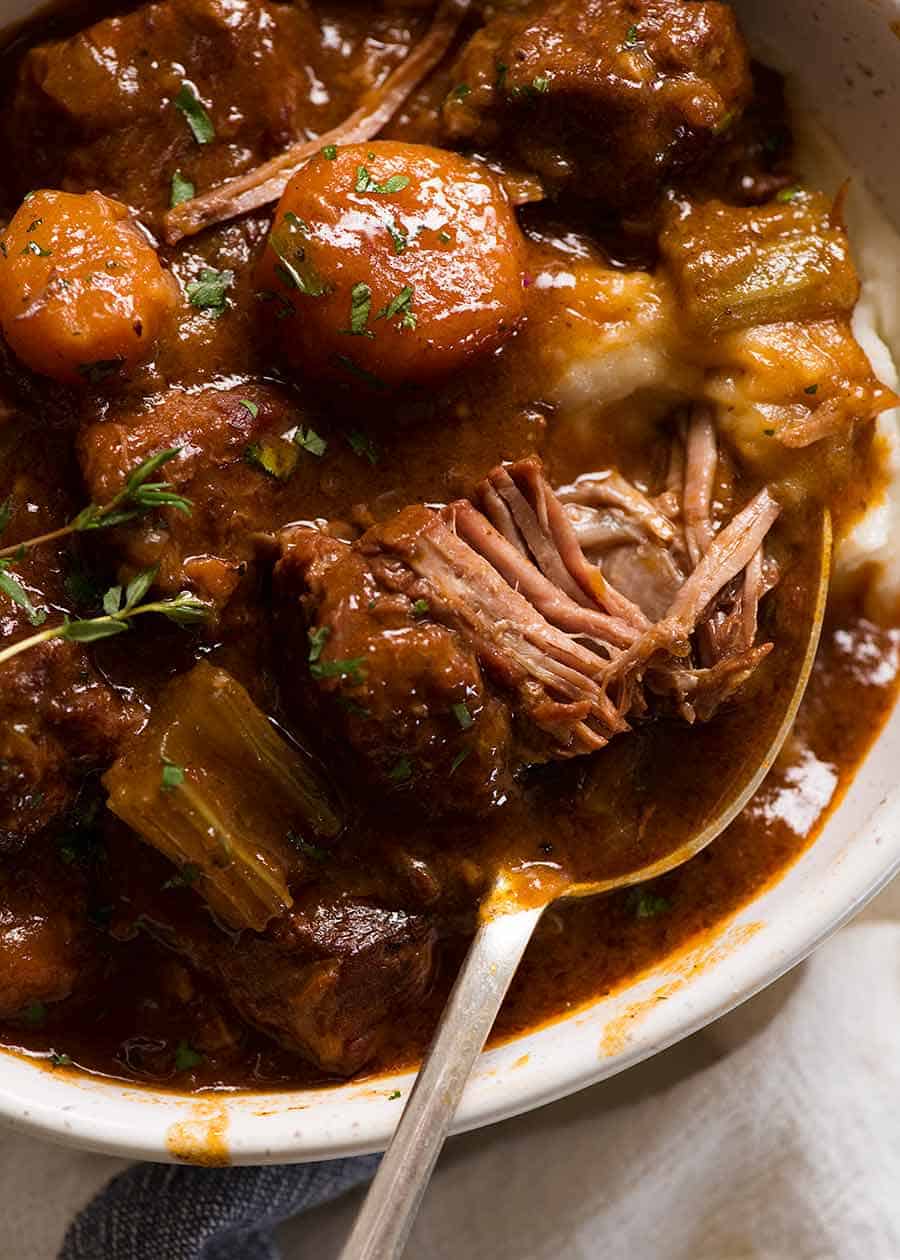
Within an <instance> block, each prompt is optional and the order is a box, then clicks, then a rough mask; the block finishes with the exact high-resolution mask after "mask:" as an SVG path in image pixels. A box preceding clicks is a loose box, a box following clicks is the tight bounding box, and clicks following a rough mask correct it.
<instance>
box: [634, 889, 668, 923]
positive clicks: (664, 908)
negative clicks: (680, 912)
mask: <svg viewBox="0 0 900 1260" xmlns="http://www.w3.org/2000/svg"><path fill="white" fill-rule="evenodd" d="M628 904H629V906H630V907H631V909H632V911H633V912H634V916H635V918H637V919H655V918H656V916H657V915H659V914H667V913H668V911H669V910H671V909H672V903H671V901H669V899H668V897H660V896H658V895H657V894H656V893H653V892H648V890H647V889H646V888H634V889H632V891H631V894H630V896H629V898H628Z"/></svg>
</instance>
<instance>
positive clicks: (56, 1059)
mask: <svg viewBox="0 0 900 1260" xmlns="http://www.w3.org/2000/svg"><path fill="white" fill-rule="evenodd" d="M50 1062H51V1063H52V1064H53V1066H54V1067H71V1066H72V1060H71V1059H70V1058H69V1056H68V1055H67V1054H59V1053H58V1052H57V1051H56V1050H52V1051H51V1052H50Z"/></svg>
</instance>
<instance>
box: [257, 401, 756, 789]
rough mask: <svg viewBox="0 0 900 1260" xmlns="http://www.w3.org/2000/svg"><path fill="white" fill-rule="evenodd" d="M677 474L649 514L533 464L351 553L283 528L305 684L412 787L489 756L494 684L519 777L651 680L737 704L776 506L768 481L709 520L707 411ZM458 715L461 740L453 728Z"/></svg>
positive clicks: (602, 478)
mask: <svg viewBox="0 0 900 1260" xmlns="http://www.w3.org/2000/svg"><path fill="white" fill-rule="evenodd" d="M672 464H673V470H672V473H671V476H670V480H671V481H672V488H671V490H669V491H667V492H666V493H665V494H664V495H663V496H661V497H660V500H659V502H658V503H653V502H651V500H649V499H648V498H647V496H646V495H644V494H643V493H642V492H641V491H639V490H638V489H637V488H635V487H631V486H629V484H628V483H627V482H626V481H625V480H624V478H622V477H620V476H619V475H618V474H616V473H608V474H606V475H598V476H596V477H593V478H588V479H585V480H584V481H583V482H582V483H576V485H575V486H572V487H567V488H566V490H565V492H564V496H565V498H566V499H567V500H568V502H567V503H564V502H563V501H562V498H561V497H559V496H557V495H556V494H555V493H554V492H553V490H552V489H551V488H550V486H549V485H548V483H547V481H546V480H545V478H544V476H543V471H542V468H541V465H540V462H539V461H538V460H537V459H535V458H530V459H526V460H521V461H519V462H518V463H516V464H513V465H511V466H509V467H500V468H497V469H495V470H494V471H493V472H492V473H491V474H490V475H489V476H488V477H487V478H486V479H485V481H484V482H483V483H482V484H481V485H480V486H479V487H478V489H477V492H476V495H475V499H476V500H477V503H478V505H479V506H476V503H475V502H472V501H469V500H460V501H458V502H456V503H452V504H450V505H449V506H448V507H447V508H445V509H443V510H440V511H438V510H435V509H432V508H427V507H410V508H406V509H404V510H403V511H402V512H400V513H398V514H397V515H396V516H395V517H393V518H391V519H390V520H389V521H387V522H386V523H385V524H384V525H380V526H376V527H374V528H372V529H370V530H369V531H368V532H367V533H366V534H364V535H363V537H362V538H360V539H359V540H358V541H357V542H356V543H354V544H352V545H350V544H347V543H344V542H337V541H335V540H334V539H331V538H328V537H326V536H324V535H322V534H319V533H317V531H315V530H313V529H310V528H306V527H300V528H294V529H291V530H288V531H285V535H284V537H283V540H282V543H283V548H284V558H283V559H282V560H281V562H280V564H279V566H278V569H277V571H276V580H277V581H278V582H279V584H280V585H281V588H282V592H283V593H284V594H286V595H287V596H288V597H289V598H291V597H293V598H294V599H295V600H296V595H297V592H298V590H299V592H300V606H301V607H302V609H303V612H304V617H305V620H306V623H307V625H308V627H309V629H308V643H309V659H308V663H307V668H308V670H309V675H310V678H311V680H312V681H314V682H315V684H316V685H317V686H318V687H319V688H320V689H322V690H324V691H325V692H326V693H327V694H328V695H329V696H330V697H332V698H334V699H336V700H337V701H338V704H339V705H340V707H341V708H342V709H343V711H344V712H346V713H349V714H352V715H353V716H352V724H351V726H350V732H351V738H352V739H353V742H354V744H355V746H356V748H357V750H358V751H360V752H362V753H363V754H364V755H365V756H366V757H368V758H369V760H370V761H371V762H373V763H374V764H375V765H376V766H378V767H379V768H380V769H381V770H382V772H384V770H385V769H386V768H387V767H388V765H389V762H390V760H391V759H393V758H394V757H395V756H398V755H399V759H398V760H397V761H396V762H395V763H394V766H393V768H391V769H388V770H387V777H388V778H389V779H393V780H394V781H395V782H406V781H409V780H414V779H415V775H416V770H417V765H418V758H419V757H420V756H421V757H422V760H423V762H424V765H425V767H426V770H427V771H428V772H429V774H430V775H431V776H432V777H434V778H435V779H436V780H437V781H438V782H440V781H441V780H440V779H439V778H438V776H436V775H434V767H435V766H442V763H443V766H445V765H446V760H447V758H448V757H449V756H452V757H453V761H452V762H451V765H450V770H451V772H454V771H456V772H458V771H459V770H460V768H461V766H462V765H464V764H465V760H462V761H461V758H465V759H466V760H467V759H468V752H475V754H476V756H477V757H478V758H479V759H482V760H483V758H484V755H485V746H487V748H488V750H489V752H490V754H491V755H492V756H494V757H496V754H497V750H498V745H497V741H496V731H497V722H496V719H494V721H493V723H491V722H490V721H488V722H487V723H486V724H485V725H484V726H481V725H480V724H479V720H480V718H481V716H482V714H486V715H487V716H488V717H490V716H491V715H492V714H496V712H497V711H498V704H499V703H500V702H499V701H495V702H492V703H488V702H486V699H485V697H486V695H488V694H490V692H491V691H492V692H493V693H494V694H495V695H496V696H498V697H500V699H501V700H502V706H503V707H502V709H501V710H500V711H501V712H504V715H505V716H506V715H507V714H508V715H511V717H509V716H506V728H505V729H506V731H507V732H508V735H507V738H506V740H505V747H504V749H503V753H504V757H505V760H506V763H507V765H511V766H512V767H513V768H515V766H517V765H522V764H526V763H532V762H537V761H545V760H549V759H553V758H559V757H571V756H577V755H579V754H582V753H587V752H591V751H593V750H595V749H598V748H602V747H603V746H604V745H605V744H606V743H607V742H608V741H609V740H610V739H611V738H613V736H615V735H617V734H619V733H620V732H622V731H626V730H627V729H628V727H629V721H630V719H631V718H633V717H634V716H638V715H640V714H642V713H643V711H644V710H645V708H646V706H647V698H646V695H645V692H644V690H643V686H642V684H643V682H644V680H645V676H649V675H652V676H653V678H654V679H655V684H654V685H653V687H652V690H653V691H655V692H657V693H665V694H671V693H673V694H674V695H675V697H676V703H677V705H678V707H679V709H680V712H681V713H682V716H684V717H685V718H686V719H687V720H689V721H693V720H694V718H695V717H697V716H699V715H701V713H702V715H704V716H708V715H709V713H711V712H712V710H713V708H714V707H715V700H714V699H713V697H715V698H716V699H717V700H719V701H720V700H724V699H726V698H728V696H730V695H731V694H733V692H734V691H735V690H736V689H737V687H738V686H739V685H740V684H741V683H742V682H743V681H745V680H746V678H747V677H749V675H750V673H752V671H753V669H754V668H755V666H756V664H757V663H758V662H759V660H761V659H762V657H763V656H764V655H765V654H766V652H767V651H768V649H769V645H763V646H756V643H755V640H756V632H757V607H758V603H759V600H760V598H761V597H762V595H763V594H765V592H766V591H767V590H768V589H769V587H770V586H771V585H772V584H773V583H774V580H775V573H774V570H773V569H772V568H771V566H769V565H767V563H766V562H765V560H764V557H763V550H762V547H763V541H764V539H765V536H766V534H767V533H768V531H769V529H770V528H771V526H772V524H773V523H774V521H775V520H776V519H777V516H778V514H779V507H778V504H777V503H775V501H774V500H773V499H772V498H771V496H770V495H769V494H768V492H767V491H766V490H763V491H761V492H760V493H759V494H758V495H757V496H756V497H755V499H753V500H751V502H750V503H748V504H746V505H745V506H744V507H743V508H742V509H741V510H740V511H737V512H736V513H735V514H734V515H733V516H732V517H731V519H730V520H728V521H727V522H725V521H723V520H720V519H718V518H717V517H716V516H715V513H714V511H713V505H712V489H713V485H714V482H715V478H716V473H717V470H718V466H719V456H718V450H717V445H716V437H715V430H714V428H713V425H712V420H711V417H710V416H709V414H708V413H707V412H706V411H705V410H701V411H698V412H697V413H696V414H695V415H694V416H693V417H692V418H691V420H690V422H689V423H687V424H686V426H685V429H684V432H683V435H682V436H681V437H680V438H678V439H677V440H676V441H675V443H673V455H672ZM601 505H605V507H606V509H607V514H606V517H605V518H604V517H602V516H601V515H600V513H599V507H600V506H601ZM663 507H665V509H666V510H667V511H668V513H670V515H666V513H665V512H664V510H663ZM579 535H580V536H579ZM585 548H586V549H587V550H585ZM611 561H614V562H617V563H615V570H614V571H615V572H616V574H617V576H618V579H619V581H620V583H621V586H616V585H614V584H613V582H612V581H611V580H610V577H609V576H608V573H609V572H610V570H611ZM629 588H630V589H631V591H632V596H633V597H632V596H629V595H628V594H627V593H626V591H627V590H628V589H629ZM645 610H646V611H645ZM651 615H652V616H653V620H651ZM288 624H289V627H290V628H289V633H290V634H293V635H296V633H297V632H296V627H295V626H294V625H293V624H291V623H290V622H289V623H288ZM398 661H402V662H403V668H402V670H400V669H398ZM726 662H729V663H728V664H727V666H726V664H725V663H726ZM711 669H715V671H716V672H715V674H714V675H710V674H709V672H708V671H709V670H711ZM685 671H687V672H685ZM398 680H399V681H398ZM649 681H650V679H649V677H648V682H649ZM488 688H489V689H490V691H488V690H487V689H488ZM692 697H696V698H698V703H697V704H693V701H692ZM451 715H452V716H453V717H456V718H457V720H458V724H459V725H460V726H462V727H463V728H464V731H465V732H467V741H466V742H461V739H460V731H459V730H458V729H457V731H456V732H454V733H453V734H452V735H451V736H449V737H448V733H447V732H448V726H449V725H451V723H450V722H449V721H448V719H449V718H450V716H451ZM442 782H443V785H444V787H443V790H442V791H432V792H425V793H423V794H422V795H423V797H424V798H425V799H426V800H427V801H428V802H429V803H430V804H431V805H432V806H433V805H434V804H435V803H437V802H439V801H443V800H444V798H445V797H450V798H451V800H452V799H454V790H453V789H452V788H451V789H450V791H447V783H448V778H447V776H445V777H444V778H443V780H442ZM455 799H456V800H457V803H459V802H460V801H462V803H463V804H464V806H465V807H466V808H472V805H473V801H472V800H471V798H468V797H466V796H464V795H463V796H460V794H459V792H458V791H457V792H456V793H455Z"/></svg>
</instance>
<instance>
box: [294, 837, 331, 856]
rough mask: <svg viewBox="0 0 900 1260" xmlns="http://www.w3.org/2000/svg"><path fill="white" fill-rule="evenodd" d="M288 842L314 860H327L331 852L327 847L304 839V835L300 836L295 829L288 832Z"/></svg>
mask: <svg viewBox="0 0 900 1260" xmlns="http://www.w3.org/2000/svg"><path fill="white" fill-rule="evenodd" d="M287 838H288V842H289V843H290V844H292V845H293V846H294V848H295V849H298V850H299V852H300V853H302V854H303V855H304V857H309V858H312V859H313V861H314V862H327V861H328V859H329V858H330V857H331V854H330V853H329V852H328V850H327V849H322V848H320V847H319V845H317V844H310V842H309V841H308V840H304V838H303V836H298V835H297V833H296V832H295V831H289V832H288V833H287Z"/></svg>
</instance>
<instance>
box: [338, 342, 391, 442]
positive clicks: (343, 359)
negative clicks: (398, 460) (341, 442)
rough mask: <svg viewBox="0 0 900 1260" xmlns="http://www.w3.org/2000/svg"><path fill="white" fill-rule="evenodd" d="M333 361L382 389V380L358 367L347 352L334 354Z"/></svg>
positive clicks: (352, 374) (368, 383) (360, 378)
mask: <svg viewBox="0 0 900 1260" xmlns="http://www.w3.org/2000/svg"><path fill="white" fill-rule="evenodd" d="M334 361H335V363H337V364H338V366H339V367H342V368H345V369H346V371H348V372H349V373H350V375H351V376H355V377H356V379H357V380H358V381H365V383H366V384H367V385H371V386H372V388H373V389H384V381H382V380H381V379H380V378H379V377H377V376H376V375H375V373H374V372H367V371H366V369H365V368H363V367H360V366H359V364H358V363H357V362H356V360H355V359H351V357H350V355H349V354H336V355H335V356H334ZM351 445H352V443H351ZM373 462H374V461H373Z"/></svg>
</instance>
